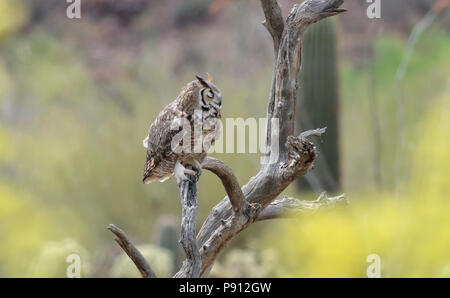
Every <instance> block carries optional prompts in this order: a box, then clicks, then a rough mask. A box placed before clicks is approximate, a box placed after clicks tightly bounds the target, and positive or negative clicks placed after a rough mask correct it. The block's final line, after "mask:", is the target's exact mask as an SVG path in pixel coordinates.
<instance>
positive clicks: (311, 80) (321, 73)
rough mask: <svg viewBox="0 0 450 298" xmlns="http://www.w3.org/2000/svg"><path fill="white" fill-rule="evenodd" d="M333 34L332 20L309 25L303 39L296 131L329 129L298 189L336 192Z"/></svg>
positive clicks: (336, 85) (336, 81)
mask: <svg viewBox="0 0 450 298" xmlns="http://www.w3.org/2000/svg"><path fill="white" fill-rule="evenodd" d="M336 51H337V50H336V32H335V28H334V23H333V22H332V21H331V20H324V21H322V22H319V23H316V24H314V25H312V26H311V27H310V28H309V29H308V30H307V31H306V32H305V36H304V39H303V71H302V73H301V75H300V82H301V84H300V92H299V97H300V98H299V99H298V101H297V102H298V108H299V111H298V115H299V121H298V126H299V130H302V131H303V130H308V129H313V128H316V127H325V126H326V127H328V129H327V133H326V134H324V135H323V137H322V142H321V143H320V144H317V149H318V151H319V155H320V158H318V159H317V160H316V164H315V169H314V170H313V171H311V172H310V173H308V174H307V175H306V176H305V177H302V178H300V179H299V180H298V185H299V187H300V189H301V190H306V191H308V190H314V191H329V192H335V191H338V190H339V188H340V184H341V179H340V160H339V79H338V66H337V58H336V55H337V53H336Z"/></svg>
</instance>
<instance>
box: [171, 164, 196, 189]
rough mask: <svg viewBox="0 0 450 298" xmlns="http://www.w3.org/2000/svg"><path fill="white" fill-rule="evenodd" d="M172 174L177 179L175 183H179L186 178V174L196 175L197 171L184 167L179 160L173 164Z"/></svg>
mask: <svg viewBox="0 0 450 298" xmlns="http://www.w3.org/2000/svg"><path fill="white" fill-rule="evenodd" d="M173 172H174V175H175V178H176V179H177V184H178V185H180V184H181V182H183V181H186V180H188V177H186V174H188V175H191V176H196V175H197V173H196V172H195V171H194V170H191V169H186V168H185V167H184V166H183V165H182V164H181V163H180V162H179V161H177V163H176V164H175V169H174V171H173Z"/></svg>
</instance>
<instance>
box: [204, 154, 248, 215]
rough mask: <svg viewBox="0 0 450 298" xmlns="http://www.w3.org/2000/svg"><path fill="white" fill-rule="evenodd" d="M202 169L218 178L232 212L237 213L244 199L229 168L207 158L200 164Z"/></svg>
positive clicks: (216, 160) (218, 161)
mask: <svg viewBox="0 0 450 298" xmlns="http://www.w3.org/2000/svg"><path fill="white" fill-rule="evenodd" d="M202 168H203V169H206V170H209V171H211V172H213V173H214V174H216V175H217V177H219V178H220V180H221V181H222V185H223V187H224V188H225V191H226V193H227V195H228V198H229V199H230V203H231V206H232V207H233V210H234V212H236V213H239V212H240V211H241V210H242V204H243V203H244V200H245V197H244V194H243V193H242V189H241V186H240V185H239V182H238V180H237V178H236V176H235V175H234V173H233V171H232V170H231V169H230V167H228V166H227V165H226V164H224V163H223V162H222V161H220V160H218V159H215V158H213V157H207V158H206V159H205V160H204V161H203V163H202Z"/></svg>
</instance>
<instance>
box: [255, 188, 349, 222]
mask: <svg viewBox="0 0 450 298" xmlns="http://www.w3.org/2000/svg"><path fill="white" fill-rule="evenodd" d="M347 205H348V201H347V199H346V198H345V196H344V195H340V196H338V197H333V198H328V197H327V195H326V194H325V193H322V194H321V195H320V197H319V198H318V199H317V200H315V201H305V200H299V199H295V198H290V197H284V198H282V199H278V200H275V201H273V202H272V203H270V205H269V206H267V207H266V208H265V209H264V210H263V211H262V212H261V213H260V214H259V215H258V217H257V218H256V220H257V221H262V220H268V219H276V218H298V217H299V216H300V215H304V214H311V213H316V212H318V211H324V210H329V209H333V208H335V207H338V206H347Z"/></svg>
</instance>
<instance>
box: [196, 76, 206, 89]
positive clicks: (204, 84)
mask: <svg viewBox="0 0 450 298" xmlns="http://www.w3.org/2000/svg"><path fill="white" fill-rule="evenodd" d="M195 77H196V78H197V80H198V81H199V82H200V83H201V84H202V85H203V86H205V87H209V84H208V83H207V82H206V80H205V79H204V78H202V77H201V76H195Z"/></svg>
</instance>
